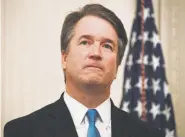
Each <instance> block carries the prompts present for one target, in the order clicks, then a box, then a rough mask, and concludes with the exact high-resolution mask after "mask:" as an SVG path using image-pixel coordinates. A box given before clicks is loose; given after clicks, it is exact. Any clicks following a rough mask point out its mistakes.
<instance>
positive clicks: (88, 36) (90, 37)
mask: <svg viewBox="0 0 185 137" xmlns="http://www.w3.org/2000/svg"><path fill="white" fill-rule="evenodd" d="M82 38H85V39H93V38H94V37H93V36H91V35H82V36H80V37H79V40H80V39H82Z"/></svg>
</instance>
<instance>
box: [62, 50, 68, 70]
mask: <svg viewBox="0 0 185 137" xmlns="http://www.w3.org/2000/svg"><path fill="white" fill-rule="evenodd" d="M66 61H67V52H65V51H62V53H61V63H62V68H63V70H65V69H66Z"/></svg>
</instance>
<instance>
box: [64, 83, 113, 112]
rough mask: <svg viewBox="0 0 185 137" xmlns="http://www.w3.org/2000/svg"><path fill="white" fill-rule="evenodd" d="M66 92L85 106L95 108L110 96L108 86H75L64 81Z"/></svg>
mask: <svg viewBox="0 0 185 137" xmlns="http://www.w3.org/2000/svg"><path fill="white" fill-rule="evenodd" d="M66 92H67V93H68V94H69V95H70V96H71V97H72V98H74V99H75V100H77V101H78V102H80V103H81V104H83V105H84V106H86V107H87V108H96V107H97V106H99V105H100V104H101V103H103V102H104V101H105V100H106V99H107V98H109V96H110V88H107V87H104V88H100V87H99V86H95V85H85V86H78V87H76V86H73V85H72V84H71V83H66Z"/></svg>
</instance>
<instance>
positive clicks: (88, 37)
mask: <svg viewBox="0 0 185 137" xmlns="http://www.w3.org/2000/svg"><path fill="white" fill-rule="evenodd" d="M82 38H85V39H93V38H94V36H92V35H82V36H80V38H79V40H80V39H82ZM100 39H101V40H102V41H103V42H107V43H112V44H113V45H116V43H115V42H114V41H113V40H111V39H109V38H105V37H101V38H100Z"/></svg>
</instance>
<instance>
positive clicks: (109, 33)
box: [74, 16, 117, 41]
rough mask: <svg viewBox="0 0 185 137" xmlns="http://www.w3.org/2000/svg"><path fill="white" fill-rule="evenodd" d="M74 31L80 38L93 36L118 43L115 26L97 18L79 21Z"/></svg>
mask: <svg viewBox="0 0 185 137" xmlns="http://www.w3.org/2000/svg"><path fill="white" fill-rule="evenodd" d="M74 30H75V34H76V35H78V37H82V36H91V37H94V38H100V39H110V40H112V41H117V33H116V31H115V29H114V28H113V26H112V25H111V24H110V23H109V22H108V21H106V20H104V19H101V18H99V17H96V16H86V17H83V18H82V19H81V20H79V21H78V23H77V24H76V26H75V29H74Z"/></svg>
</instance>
